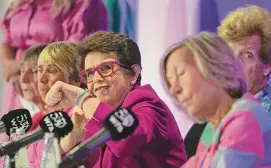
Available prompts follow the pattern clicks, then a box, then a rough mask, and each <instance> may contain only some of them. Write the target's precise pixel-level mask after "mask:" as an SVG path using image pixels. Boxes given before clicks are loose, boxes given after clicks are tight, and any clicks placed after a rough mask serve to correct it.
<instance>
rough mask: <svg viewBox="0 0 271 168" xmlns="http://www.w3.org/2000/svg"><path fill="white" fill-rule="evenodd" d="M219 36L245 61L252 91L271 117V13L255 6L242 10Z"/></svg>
mask: <svg viewBox="0 0 271 168" xmlns="http://www.w3.org/2000/svg"><path fill="white" fill-rule="evenodd" d="M218 34H219V36H221V37H222V38H223V39H224V40H225V41H226V42H227V43H228V44H229V46H230V47H231V48H232V49H233V50H234V53H235V55H236V56H237V57H238V58H239V60H240V61H241V64H242V68H243V70H244V72H245V76H246V80H247V83H248V86H247V87H248V91H249V92H251V93H252V94H253V95H254V96H255V98H257V99H258V100H260V101H261V102H262V105H263V106H264V107H265V108H266V109H267V111H268V113H269V115H270V116H271V87H270V84H268V83H269V81H268V80H269V75H270V71H271V13H270V12H269V11H267V10H265V9H263V8H261V7H259V6H255V5H251V6H246V7H240V8H238V9H236V10H234V11H232V12H230V13H229V14H228V15H227V16H226V17H225V18H224V19H223V20H222V22H221V25H220V26H219V27H218Z"/></svg>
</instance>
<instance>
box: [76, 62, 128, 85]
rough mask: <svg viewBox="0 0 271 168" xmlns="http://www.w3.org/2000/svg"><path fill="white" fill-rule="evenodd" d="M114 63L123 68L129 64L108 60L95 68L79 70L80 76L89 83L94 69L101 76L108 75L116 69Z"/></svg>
mask: <svg viewBox="0 0 271 168" xmlns="http://www.w3.org/2000/svg"><path fill="white" fill-rule="evenodd" d="M114 65H119V66H121V67H123V68H126V69H130V67H129V66H126V65H124V64H122V63H120V62H118V61H109V62H104V63H102V64H100V65H99V66H97V67H95V68H89V69H86V70H82V71H81V72H80V77H81V79H82V80H83V81H84V82H86V83H90V82H92V80H93V76H94V74H95V72H96V71H97V72H98V73H99V75H100V76H101V77H107V76H110V75H112V74H113V73H114V72H115V71H116V70H117V68H114Z"/></svg>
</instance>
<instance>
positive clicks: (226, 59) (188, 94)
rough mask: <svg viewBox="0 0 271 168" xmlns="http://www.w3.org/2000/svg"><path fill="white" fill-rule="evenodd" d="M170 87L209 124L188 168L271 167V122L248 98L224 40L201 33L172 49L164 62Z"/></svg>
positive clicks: (251, 96) (195, 116) (177, 97)
mask: <svg viewBox="0 0 271 168" xmlns="http://www.w3.org/2000/svg"><path fill="white" fill-rule="evenodd" d="M162 70H163V72H164V73H163V77H164V81H165V85H166V87H167V88H168V90H169V92H170V93H171V95H172V96H173V97H174V98H175V99H176V100H177V101H178V102H179V103H180V104H181V105H182V106H183V107H184V109H185V110H186V111H187V112H188V114H189V115H191V116H192V117H194V118H195V119H196V120H197V121H199V122H202V121H208V124H207V126H206V127H205V129H204V131H203V134H202V136H201V139H200V142H199V145H198V149H197V153H196V154H195V156H193V157H192V158H190V159H189V160H188V162H187V163H186V164H185V165H184V167H193V168H197V167H211V168H212V167H216V168H217V167H219V168H241V167H242V168H252V167H264V166H271V162H270V156H271V144H270V143H268V142H270V141H271V119H270V118H269V117H268V114H267V113H266V111H265V109H264V108H263V107H262V106H261V105H260V103H259V102H258V101H257V100H256V99H255V98H254V97H253V95H252V94H250V93H246V91H247V86H246V80H245V75H244V73H243V71H242V68H241V65H240V63H239V61H238V60H237V59H236V57H235V56H234V53H233V52H232V50H231V49H230V47H229V46H228V45H227V44H226V42H224V41H223V40H222V39H221V38H220V37H218V36H216V35H213V34H209V33H200V34H199V35H198V36H194V37H190V38H188V39H187V40H185V41H184V42H181V43H178V44H176V45H174V46H172V47H171V48H170V49H169V50H168V52H167V54H166V57H165V59H164V60H163V61H162Z"/></svg>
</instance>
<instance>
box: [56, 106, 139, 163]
mask: <svg viewBox="0 0 271 168" xmlns="http://www.w3.org/2000/svg"><path fill="white" fill-rule="evenodd" d="M103 124H104V128H102V129H101V130H100V131H98V132H96V133H95V134H94V135H93V136H92V137H90V138H89V139H88V140H87V141H86V142H84V143H82V144H79V145H77V146H76V147H74V148H73V149H72V150H71V151H70V152H69V153H67V154H66V157H65V158H64V159H63V160H62V162H61V163H60V164H59V168H64V167H68V166H71V165H74V164H75V163H76V162H78V161H79V160H81V159H82V158H83V157H84V156H85V155H86V154H87V153H88V152H90V151H92V150H93V149H96V148H97V147H99V146H101V145H102V144H104V143H105V142H107V141H109V140H113V141H119V140H121V139H124V138H126V137H128V136H129V135H131V134H132V133H133V132H134V131H135V130H136V128H137V126H138V124H139V121H138V119H137V118H136V116H135V115H134V114H133V113H131V112H130V111H129V110H128V109H124V108H121V109H119V110H117V111H115V112H113V113H111V114H110V115H109V116H108V117H107V118H106V119H105V121H104V123H103Z"/></svg>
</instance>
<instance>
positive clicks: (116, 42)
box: [78, 31, 141, 84]
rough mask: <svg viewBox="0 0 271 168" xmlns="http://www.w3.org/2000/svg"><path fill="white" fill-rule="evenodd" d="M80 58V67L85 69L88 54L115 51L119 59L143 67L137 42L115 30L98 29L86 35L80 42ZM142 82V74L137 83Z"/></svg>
mask: <svg viewBox="0 0 271 168" xmlns="http://www.w3.org/2000/svg"><path fill="white" fill-rule="evenodd" d="M78 51H79V58H78V68H79V69H84V68H85V66H84V62H85V59H86V56H87V54H88V53H90V52H101V53H109V52H114V53H116V55H117V60H118V61H119V62H120V63H122V64H124V65H127V66H132V65H134V64H138V65H139V66H140V67H141V54H140V51H139V48H138V46H137V44H136V43H135V42H134V41H133V40H132V39H131V38H129V37H128V36H124V35H121V34H119V33H115V32H107V31H98V32H95V33H93V34H90V35H89V36H86V37H85V38H84V39H83V40H82V41H81V42H80V43H79V44H78ZM140 82H141V74H140V75H139V77H138V79H137V82H136V83H137V84H140Z"/></svg>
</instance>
